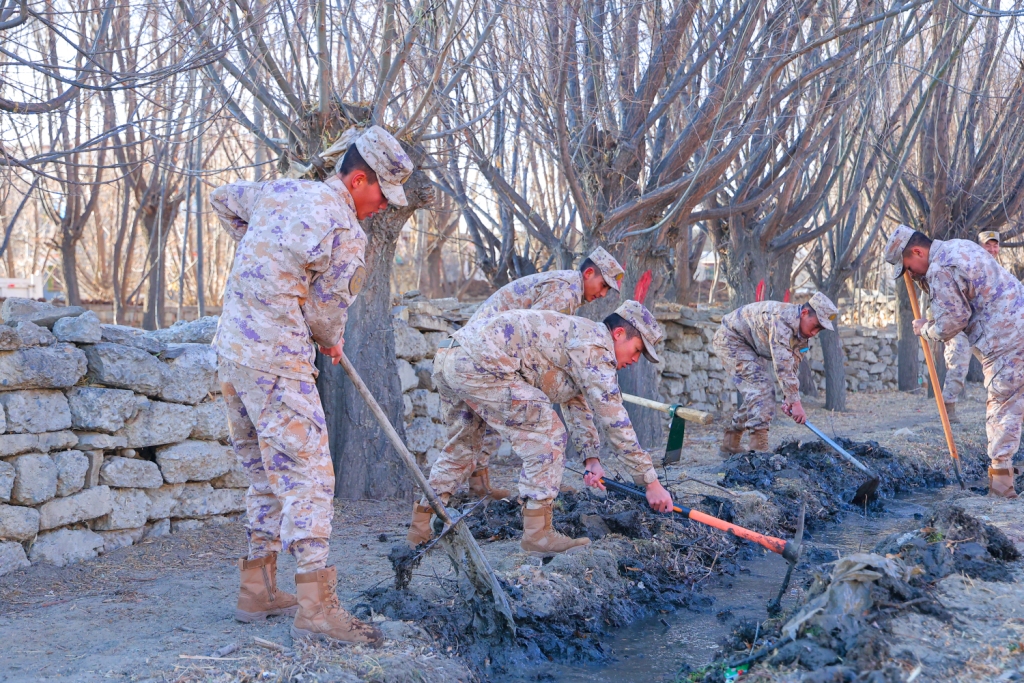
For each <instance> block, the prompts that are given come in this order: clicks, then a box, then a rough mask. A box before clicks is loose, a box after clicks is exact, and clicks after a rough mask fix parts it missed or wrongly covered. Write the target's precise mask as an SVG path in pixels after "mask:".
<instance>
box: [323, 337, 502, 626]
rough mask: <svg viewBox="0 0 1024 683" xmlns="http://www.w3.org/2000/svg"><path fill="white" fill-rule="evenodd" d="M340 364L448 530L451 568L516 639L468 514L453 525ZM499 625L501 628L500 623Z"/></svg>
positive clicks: (384, 419) (344, 361) (371, 401)
mask: <svg viewBox="0 0 1024 683" xmlns="http://www.w3.org/2000/svg"><path fill="white" fill-rule="evenodd" d="M340 361H341V367H343V368H345V372H347V373H348V376H349V379H351V380H352V384H353V385H354V386H355V388H356V391H358V392H359V394H360V396H362V397H363V400H364V401H366V405H368V406H369V407H370V412H372V413H373V416H374V417H375V418H377V422H379V423H380V426H381V429H383V430H384V433H385V434H387V437H388V440H389V441H391V445H392V446H394V447H395V450H396V451H398V455H400V456H401V457H402V461H403V462H405V466H406V467H407V468H409V473H410V474H411V475H412V478H413V479H414V480H415V481H416V484H417V485H418V486H419V487H420V490H421V491H423V495H425V496H426V498H427V502H428V503H430V507H431V508H432V509H433V510H434V514H435V515H437V516H438V517H439V518H440V519H441V520H442V521H443V522H444V523H445V525H447V526H449V527H450V531H449V532H448V533H447V534H444V535H443V537H442V538H439V539H438V541H439V542H440V543H441V546H442V547H443V548H444V550H445V552H446V553H447V554H448V558H449V559H450V560H451V562H452V566H454V567H455V570H456V572H464V573H465V574H466V575H467V576H468V578H469V581H470V583H471V585H472V588H473V589H474V590H475V592H476V594H477V595H478V596H479V597H480V598H482V601H486V600H487V599H488V596H489V598H490V600H491V601H493V603H494V610H495V611H496V612H497V613H498V614H499V615H500V616H501V619H500V621H501V622H502V623H503V624H504V627H505V629H506V630H507V631H509V632H510V633H511V634H512V635H513V636H515V633H516V622H515V620H514V619H513V618H512V609H511V608H510V607H509V604H508V597H507V596H506V595H505V591H504V590H503V589H502V587H501V584H500V583H499V582H498V577H496V576H495V575H494V571H492V570H491V566H490V565H489V564H488V563H487V558H485V557H484V555H483V553H482V552H480V546H478V545H477V544H476V539H474V538H473V534H472V533H470V531H469V529H467V528H466V525H465V524H460V523H459V522H461V521H462V520H463V519H465V518H466V516H467V515H463V516H462V517H460V518H459V519H458V520H456V521H455V524H454V525H453V524H452V518H451V516H450V515H449V514H448V511H447V510H446V509H445V507H444V505H443V504H442V503H441V499H440V498H438V497H437V494H436V493H434V489H432V488H431V487H430V484H429V483H428V482H427V478H426V477H424V476H423V472H422V471H420V468H419V466H418V465H417V464H416V458H414V457H413V455H412V453H410V452H409V449H408V448H406V446H405V443H403V442H402V437H400V436H399V435H398V432H397V431H395V428H394V427H393V426H392V424H391V421H390V420H388V416H387V415H386V414H385V413H384V410H383V409H382V408H381V407H380V404H378V403H377V399H375V398H374V397H373V394H371V393H370V390H369V388H368V387H367V386H366V385H365V384H364V383H363V380H362V378H361V377H360V376H359V373H357V372H356V369H355V368H354V367H353V366H352V362H351V361H349V359H348V356H346V355H345V354H344V353H342V354H341V359H340ZM498 626H499V627H500V624H499V625H498Z"/></svg>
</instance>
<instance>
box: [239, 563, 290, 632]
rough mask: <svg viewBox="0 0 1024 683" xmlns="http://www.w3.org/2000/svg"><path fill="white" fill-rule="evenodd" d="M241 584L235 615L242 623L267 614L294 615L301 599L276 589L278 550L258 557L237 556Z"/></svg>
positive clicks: (267, 615)
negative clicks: (239, 557) (253, 558)
mask: <svg viewBox="0 0 1024 683" xmlns="http://www.w3.org/2000/svg"><path fill="white" fill-rule="evenodd" d="M238 568H239V569H240V570H241V575H242V576H241V586H240V587H239V591H238V605H237V606H236V607H235V619H236V620H237V621H241V622H243V623H246V624H248V623H250V622H253V621H264V620H265V619H266V618H267V617H276V616H279V615H285V616H289V617H290V616H293V615H294V614H295V613H296V612H297V611H298V609H299V602H298V600H296V599H295V596H294V595H292V594H291V593H285V592H284V591H279V590H277V553H274V554H272V555H267V556H266V557H261V558H259V559H258V560H247V559H245V558H241V559H239V560H238Z"/></svg>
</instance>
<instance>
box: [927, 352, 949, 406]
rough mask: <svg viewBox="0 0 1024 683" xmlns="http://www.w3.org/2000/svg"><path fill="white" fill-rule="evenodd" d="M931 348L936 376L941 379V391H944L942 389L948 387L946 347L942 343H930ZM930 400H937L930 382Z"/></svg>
mask: <svg viewBox="0 0 1024 683" xmlns="http://www.w3.org/2000/svg"><path fill="white" fill-rule="evenodd" d="M930 346H931V349H932V362H934V363H935V374H936V375H937V376H938V378H939V391H942V387H945V386H946V345H945V344H943V343H942V342H930ZM929 379H930V378H929ZM928 398H935V391H934V390H933V389H932V383H931V381H929V382H928Z"/></svg>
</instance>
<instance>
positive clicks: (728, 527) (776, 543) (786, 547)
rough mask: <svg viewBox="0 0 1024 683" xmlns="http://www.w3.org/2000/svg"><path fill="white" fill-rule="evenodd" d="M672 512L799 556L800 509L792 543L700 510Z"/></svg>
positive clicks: (618, 486) (639, 494)
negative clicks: (795, 535)
mask: <svg viewBox="0 0 1024 683" xmlns="http://www.w3.org/2000/svg"><path fill="white" fill-rule="evenodd" d="M601 483H602V484H604V485H605V487H606V488H608V489H610V490H612V491H617V492H619V493H625V494H626V495H629V496H634V497H636V498H644V497H645V496H644V492H643V490H642V489H639V488H636V487H633V486H629V485H627V484H623V483H622V482H619V481H609V480H607V479H604V478H602V479H601ZM672 512H674V513H676V514H677V515H682V516H683V517H686V518H688V519H692V520H693V521H695V522H699V523H701V524H706V525H707V526H710V527H714V528H715V529H719V530H721V531H726V532H731V533H733V534H735V535H736V536H739V537H740V538H743V539H746V540H748V541H751V542H753V543H756V544H758V545H759V546H761V547H762V548H765V549H766V550H770V551H772V552H773V553H777V554H779V555H782V556H783V557H784V558H786V560H788V561H789V562H796V560H797V558H798V557H799V556H800V546H801V543H802V541H803V538H802V536H803V514H802V511H801V519H800V536H801V538H798V539H796V540H795V541H793V542H792V543H790V542H787V541H784V540H782V539H781V538H775V537H774V536H765V535H764V534H759V533H757V532H756V531H751V530H750V529H744V528H743V527H741V526H736V525H735V524H731V523H730V522H726V521H725V520H724V519H718V518H717V517H712V516H711V515H709V514H707V513H704V512H701V511H700V510H691V509H690V508H685V507H680V506H678V505H673V506H672Z"/></svg>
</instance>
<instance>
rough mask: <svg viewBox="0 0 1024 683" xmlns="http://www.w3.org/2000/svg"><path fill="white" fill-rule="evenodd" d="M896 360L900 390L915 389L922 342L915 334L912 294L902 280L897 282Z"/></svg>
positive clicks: (919, 371) (918, 374)
mask: <svg viewBox="0 0 1024 683" xmlns="http://www.w3.org/2000/svg"><path fill="white" fill-rule="evenodd" d="M896 301H897V306H896V326H897V341H896V362H897V368H896V371H897V382H898V386H899V390H900V391H914V390H915V389H917V387H918V382H917V380H918V377H919V376H920V374H921V367H920V362H919V361H918V359H917V350H918V349H919V348H921V342H920V341H918V338H917V335H916V334H914V309H913V308H911V306H910V294H909V292H907V287H906V285H905V284H903V283H902V282H900V281H897V282H896Z"/></svg>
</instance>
